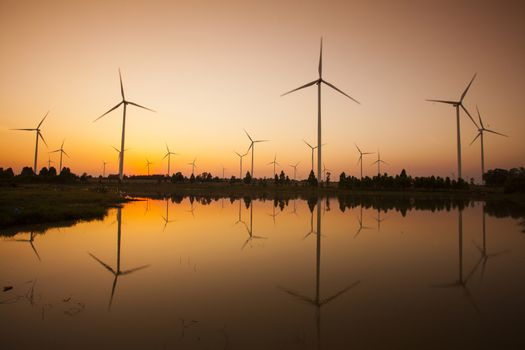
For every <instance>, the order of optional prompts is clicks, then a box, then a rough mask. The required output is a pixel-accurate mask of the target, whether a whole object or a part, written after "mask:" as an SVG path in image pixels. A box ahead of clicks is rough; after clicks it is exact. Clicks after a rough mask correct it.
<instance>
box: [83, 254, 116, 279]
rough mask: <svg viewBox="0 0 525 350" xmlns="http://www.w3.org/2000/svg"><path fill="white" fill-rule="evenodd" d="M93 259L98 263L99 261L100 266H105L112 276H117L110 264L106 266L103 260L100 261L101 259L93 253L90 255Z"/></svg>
mask: <svg viewBox="0 0 525 350" xmlns="http://www.w3.org/2000/svg"><path fill="white" fill-rule="evenodd" d="M88 254H89V255H90V256H91V257H92V258H93V259H95V260H96V261H98V263H99V264H101V265H102V266H104V267H105V268H106V269H107V270H108V271H109V272H111V273H112V274H114V275H115V274H116V272H115V270H113V269H112V268H111V266H109V265H108V264H106V263H105V262H103V261H102V260H100V259H99V258H97V257H96V256H94V255H93V254H91V253H88Z"/></svg>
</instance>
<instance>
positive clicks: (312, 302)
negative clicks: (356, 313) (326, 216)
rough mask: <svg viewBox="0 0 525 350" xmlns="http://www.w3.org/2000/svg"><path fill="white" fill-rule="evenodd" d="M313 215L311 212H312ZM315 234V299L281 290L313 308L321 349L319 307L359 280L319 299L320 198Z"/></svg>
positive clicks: (344, 291)
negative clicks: (316, 233)
mask: <svg viewBox="0 0 525 350" xmlns="http://www.w3.org/2000/svg"><path fill="white" fill-rule="evenodd" d="M312 214H313V212H312ZM317 232H318V233H319V234H318V235H317V245H316V266H315V267H316V269H315V297H314V298H311V297H308V296H305V295H302V294H300V293H298V292H296V291H293V290H290V289H286V288H282V290H283V291H284V292H286V293H288V294H289V295H291V296H292V297H294V298H296V299H298V300H300V301H302V302H306V303H307V304H310V305H312V306H314V307H315V309H316V312H315V320H316V332H317V334H316V335H317V347H318V348H321V340H320V336H321V307H323V306H324V305H326V304H328V303H330V302H331V301H333V300H335V299H337V298H338V297H340V296H341V295H343V294H344V293H346V292H348V291H349V290H350V289H352V288H354V287H356V286H357V285H359V283H361V281H360V280H358V281H355V282H354V283H352V284H350V285H348V286H347V287H345V288H343V289H341V290H340V291H338V292H336V293H334V294H333V295H331V296H329V297H327V298H324V299H321V234H320V233H321V198H318V199H317Z"/></svg>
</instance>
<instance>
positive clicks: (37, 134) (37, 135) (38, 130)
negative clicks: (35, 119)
mask: <svg viewBox="0 0 525 350" xmlns="http://www.w3.org/2000/svg"><path fill="white" fill-rule="evenodd" d="M48 114H49V111H47V113H46V115H44V118H42V120H41V121H40V123H38V125H37V127H36V128H34V129H11V130H22V131H35V132H36V141H35V162H34V165H33V172H34V173H35V174H36V173H37V169H36V163H37V159H38V138H41V139H42V141H43V142H44V144H45V145H46V147H47V143H46V140H44V136H42V133H41V131H40V127H41V126H42V123H43V122H44V120H45V119H46V117H47V115H48Z"/></svg>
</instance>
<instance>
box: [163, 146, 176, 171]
mask: <svg viewBox="0 0 525 350" xmlns="http://www.w3.org/2000/svg"><path fill="white" fill-rule="evenodd" d="M166 151H167V152H166V154H165V155H164V158H162V160H164V159H166V158H168V176H170V174H171V172H170V163H171V156H176V155H178V153H173V152H171V151H170V148H169V147H168V144H167V143H166Z"/></svg>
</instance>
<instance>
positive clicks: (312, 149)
mask: <svg viewBox="0 0 525 350" xmlns="http://www.w3.org/2000/svg"><path fill="white" fill-rule="evenodd" d="M303 142H304V143H306V145H307V146H308V147H310V150H311V151H312V171H314V150H315V149H316V148H317V147H318V146H315V147H314V146H312V145H310V144H309V143H308V142H306V141H305V140H303Z"/></svg>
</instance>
